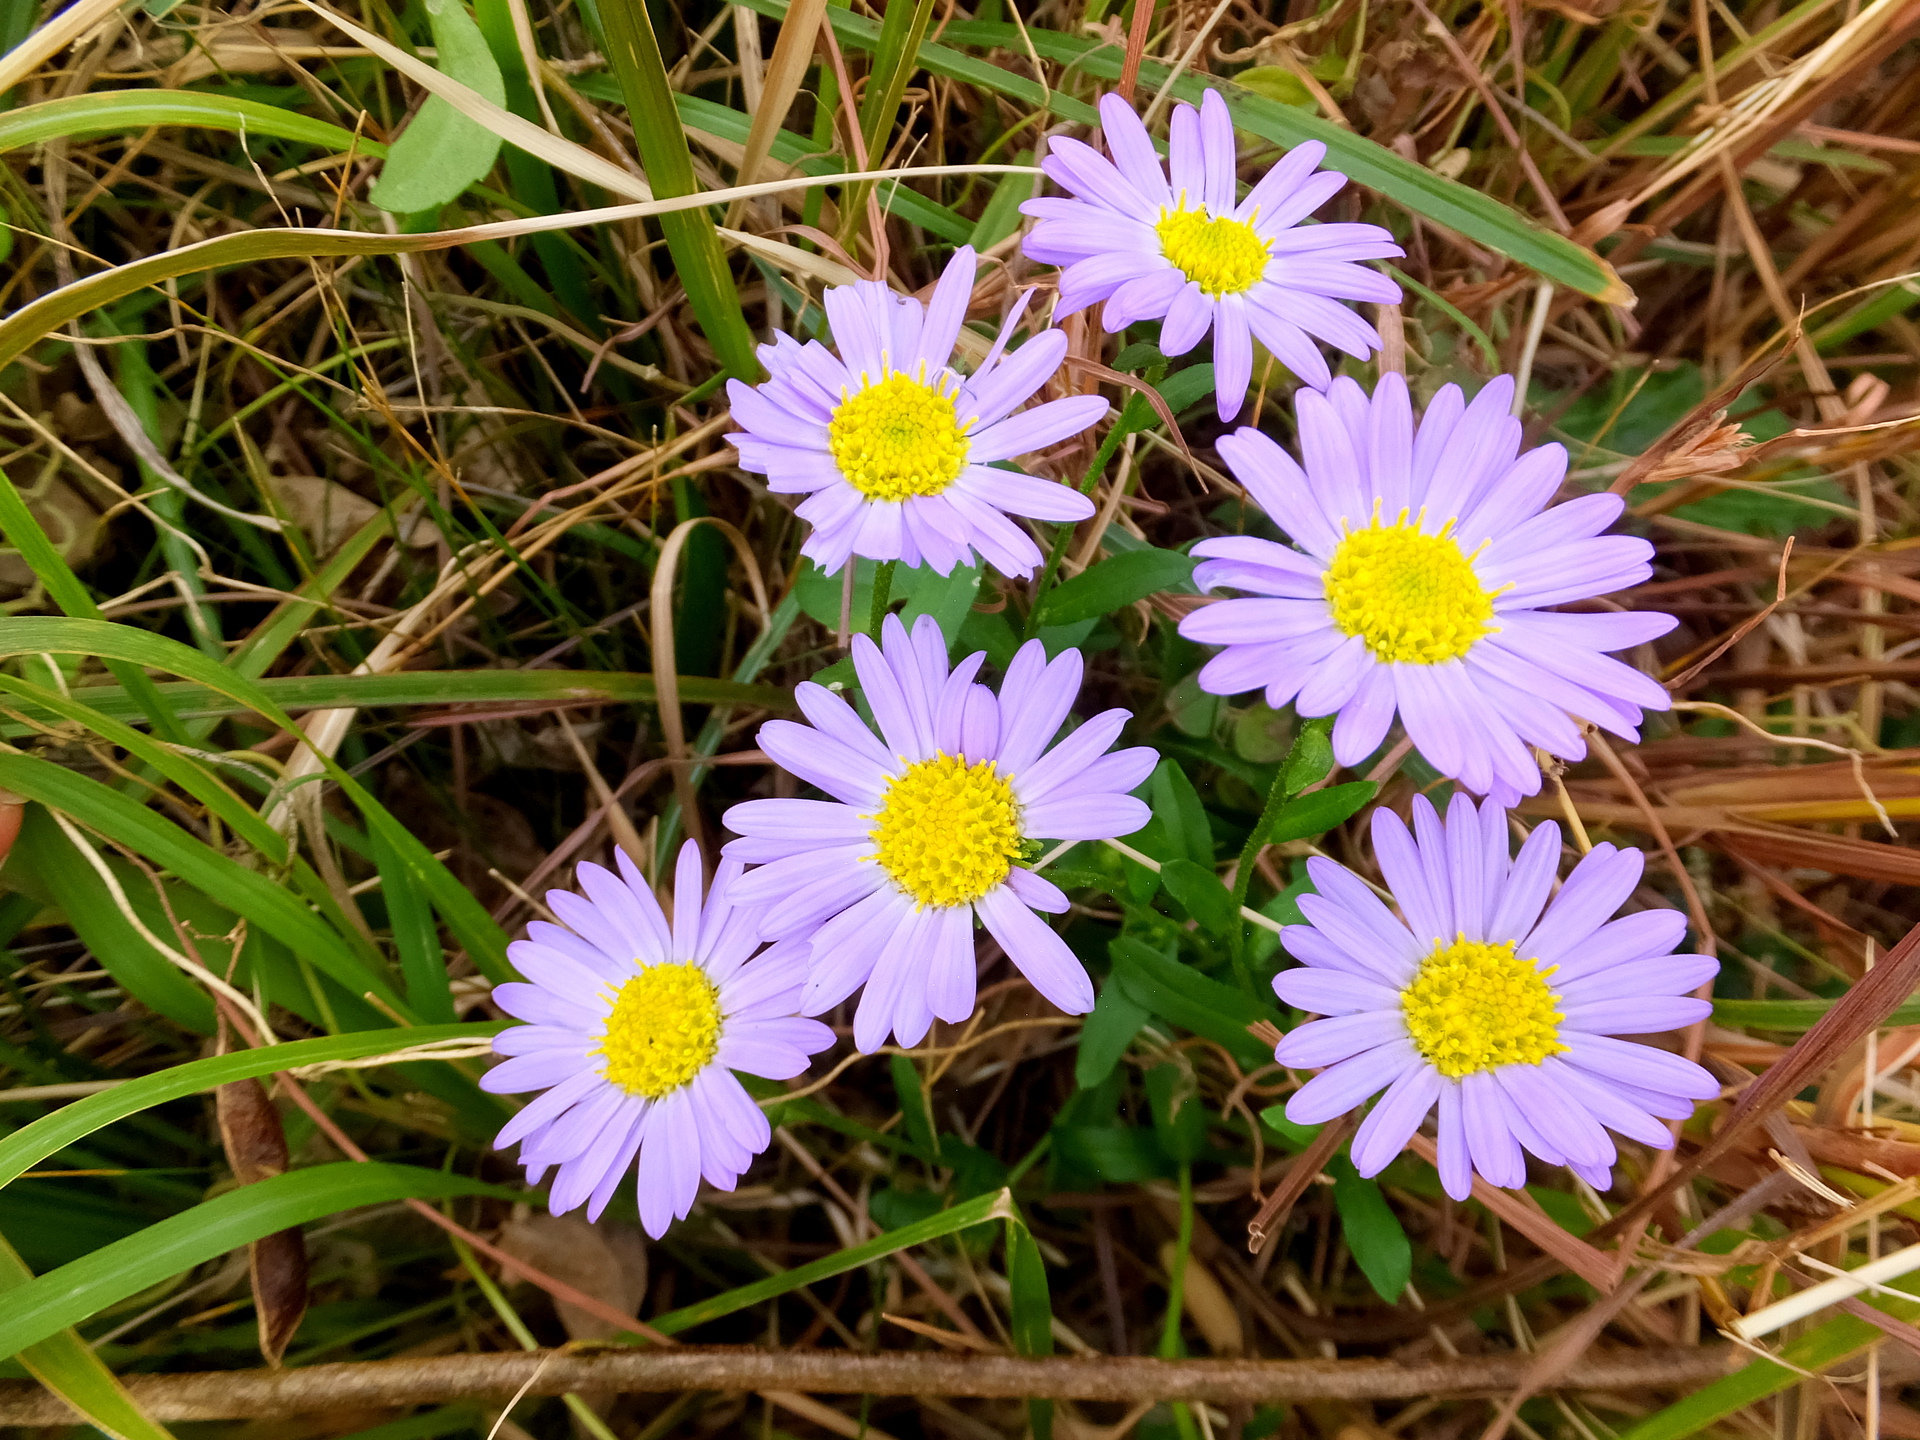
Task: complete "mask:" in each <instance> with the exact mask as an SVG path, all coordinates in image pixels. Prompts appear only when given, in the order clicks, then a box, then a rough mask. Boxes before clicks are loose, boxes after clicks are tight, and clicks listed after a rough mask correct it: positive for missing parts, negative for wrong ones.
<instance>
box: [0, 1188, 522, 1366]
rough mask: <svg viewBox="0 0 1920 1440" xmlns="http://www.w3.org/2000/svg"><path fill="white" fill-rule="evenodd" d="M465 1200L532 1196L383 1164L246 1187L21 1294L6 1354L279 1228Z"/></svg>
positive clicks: (7, 1323) (14, 1295) (5, 1325)
mask: <svg viewBox="0 0 1920 1440" xmlns="http://www.w3.org/2000/svg"><path fill="white" fill-rule="evenodd" d="M457 1195H491V1196H495V1197H497V1198H500V1199H506V1200H521V1199H524V1198H525V1196H524V1193H523V1192H520V1191H517V1190H508V1189H506V1188H504V1187H502V1186H499V1185H489V1184H487V1183H486V1182H484V1181H480V1180H469V1179H468V1178H467V1177H466V1176H464V1175H449V1174H447V1173H446V1172H445V1171H442V1170H428V1169H425V1168H423V1167H421V1166H417V1165H385V1164H381V1163H379V1162H373V1161H370V1162H366V1163H358V1162H354V1161H342V1162H340V1163H338V1164H333V1165H316V1166H313V1167H312V1168H311V1169H306V1170H290V1171H288V1172H287V1173H286V1174H284V1175H274V1176H270V1177H269V1178H267V1179H265V1180H258V1181H255V1182H254V1183H253V1184H251V1185H242V1186H240V1187H239V1188H238V1189H235V1190H229V1191H227V1192H226V1193H225V1194H223V1195H216V1196H214V1197H213V1199H211V1200H205V1201H202V1202H201V1203H200V1204H198V1205H195V1206H194V1207H193V1208H192V1209H190V1210H185V1211H182V1212H181V1213H180V1214H178V1215H169V1216H168V1217H167V1218H166V1219H164V1220H161V1221H159V1222H157V1223H156V1224H153V1225H149V1226H147V1228H146V1229H144V1230H142V1231H141V1232H140V1233H139V1234H137V1235H129V1236H128V1237H127V1238H126V1239H124V1240H116V1241H114V1242H113V1243H112V1244H110V1245H103V1246H101V1247H100V1248H99V1249H98V1250H95V1251H94V1252H93V1253H92V1254H90V1255H85V1256H82V1257H81V1258H80V1259H78V1260H74V1261H71V1262H70V1263H68V1264H65V1265H62V1266H61V1267H60V1268H59V1269H57V1270H50V1271H48V1272H47V1273H46V1274H45V1275H42V1276H40V1277H38V1278H37V1279H34V1280H29V1281H28V1282H27V1283H26V1284H24V1285H22V1286H20V1287H19V1288H18V1289H16V1290H14V1291H12V1292H11V1293H10V1294H9V1295H8V1297H7V1305H6V1309H5V1312H4V1313H0V1358H5V1357H7V1356H10V1355H16V1354H18V1353H19V1352H20V1351H21V1350H23V1349H25V1348H26V1347H27V1346H29V1345H36V1344H38V1343H39V1342H40V1341H42V1340H45V1339H46V1338H47V1337H48V1336H50V1335H54V1334H57V1333H59V1332H60V1331H62V1330H64V1329H66V1328H67V1327H68V1326H70V1325H74V1324H77V1323H78V1322H80V1321H82V1320H84V1319H86V1318H87V1317H88V1316H89V1315H93V1314H97V1313H98V1312H99V1311H101V1310H104V1309H105V1308H106V1307H107V1306H109V1305H114V1304H117V1303H118V1302H120V1301H122V1300H125V1299H127V1298H128V1297H129V1296H132V1295H137V1294H139V1293H140V1292H141V1291H142V1290H145V1289H146V1288H147V1287H148V1286H150V1285H158V1284H159V1283H160V1282H161V1281H163V1280H170V1279H172V1278H173V1277H174V1276H175V1275H178V1274H180V1273H182V1272H183V1271H186V1270H191V1269H192V1268H193V1267H194V1266H195V1265H203V1264H205V1263H206V1262H207V1261H209V1260H212V1259H215V1258H217V1257H218V1256H221V1255H225V1254H227V1253H228V1252H229V1251H231V1250H234V1249H236V1248H238V1247H239V1246H242V1245H247V1244H251V1243H252V1242H253V1241H255V1240H260V1239H264V1238H265V1237H266V1236H268V1235H271V1234H273V1233H275V1232H276V1231H279V1230H289V1229H292V1228H293V1227H294V1226H296V1225H305V1224H307V1223H308V1222H310V1221H313V1220H318V1219H321V1218H323V1217H324V1216H328V1215H337V1214H339V1213H340V1212H341V1211H344V1210H357V1209H359V1208H360V1207H362V1206H365V1205H388V1204H391V1203H393V1202H394V1201H396V1200H407V1199H421V1200H441V1199H448V1198H451V1197H453V1196H457Z"/></svg>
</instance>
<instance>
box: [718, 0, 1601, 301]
mask: <svg viewBox="0 0 1920 1440" xmlns="http://www.w3.org/2000/svg"><path fill="white" fill-rule="evenodd" d="M742 3H744V4H746V5H747V6H748V7H749V8H751V9H754V10H758V11H759V12H760V13H761V14H762V15H771V16H774V17H775V18H776V19H777V18H780V17H783V16H784V15H785V14H786V9H787V6H786V0H742ZM827 18H828V20H829V22H830V23H831V24H832V25H833V28H834V33H835V34H836V35H837V36H838V37H839V39H840V41H841V42H842V43H843V44H846V45H850V46H852V47H853V48H855V49H857V50H865V51H868V52H871V51H873V50H874V49H875V48H876V47H877V46H878V44H879V40H880V26H879V25H878V24H877V23H876V22H874V21H872V20H868V19H866V18H864V17H863V16H859V15H855V14H853V13H852V12H851V11H847V10H842V9H840V8H839V7H838V6H833V7H830V8H829V9H828V12H827ZM941 42H942V43H929V44H925V45H922V46H921V47H920V64H921V66H922V68H924V69H926V70H928V71H930V72H931V73H933V74H935V75H944V76H947V77H948V78H950V79H954V80H959V81H962V82H964V83H966V84H969V85H978V86H981V87H983V88H985V89H989V90H992V91H994V92H996V93H998V94H1001V95H1006V96H1009V97H1010V98H1012V99H1015V100H1017V101H1019V102H1020V103H1021V104H1023V105H1026V106H1029V107H1030V108H1033V109H1046V110H1048V111H1050V112H1051V113H1052V114H1054V115H1056V116H1058V117H1059V118H1061V119H1063V120H1071V121H1073V122H1075V123H1076V124H1083V125H1095V124H1098V123H1099V115H1098V113H1097V112H1096V111H1095V110H1094V108H1093V107H1092V106H1091V105H1089V104H1087V103H1086V102H1085V101H1083V100H1076V99H1074V98H1073V97H1071V96H1068V95H1062V94H1060V93H1059V92H1057V91H1051V90H1045V89H1042V87H1041V86H1040V84H1039V82H1037V81H1035V80H1033V79H1032V78H1030V77H1029V76H1028V75H1026V74H1025V73H1024V72H1021V71H1017V70H1013V69H1002V68H1001V67H1000V66H998V65H996V64H994V63H992V62H991V61H989V60H986V59H983V58H981V57H979V56H975V55H970V54H967V53H966V52H965V51H964V50H962V49H959V48H956V47H959V46H971V47H975V48H978V49H983V50H987V49H992V50H1007V51H1011V52H1013V53H1015V54H1021V53H1024V52H1025V50H1026V48H1027V46H1028V45H1029V44H1031V45H1032V46H1033V49H1034V52H1035V53H1036V54H1038V55H1039V56H1040V58H1041V59H1043V60H1053V61H1056V62H1058V63H1060V64H1063V65H1066V66H1068V67H1070V68H1071V69H1073V70H1075V71H1078V72H1081V73H1084V74H1087V75H1091V76H1093V77H1094V78H1096V79H1099V80H1116V79H1118V78H1119V75H1120V69H1121V66H1122V64H1123V63H1124V61H1125V55H1124V52H1123V51H1122V50H1121V48H1120V47H1119V46H1116V45H1108V44H1105V43H1102V42H1100V41H1095V40H1088V39H1083V38H1081V37H1079V36H1074V35H1063V34H1060V33H1058V32H1056V31H1051V30H1044V29H1038V28H1035V29H1031V30H1028V31H1024V32H1023V31H1022V30H1020V28H1019V27H1017V26H1014V25H1003V24H998V23H994V22H989V21H976V20H968V21H955V22H954V23H953V24H951V25H948V26H947V27H946V28H945V29H944V30H943V31H942V32H941ZM1169 73H1170V71H1169V67H1168V66H1166V65H1164V64H1161V63H1159V62H1157V61H1152V60H1149V61H1146V62H1144V63H1143V64H1142V65H1141V67H1140V84H1141V86H1142V88H1143V89H1158V88H1159V87H1160V86H1161V85H1163V84H1164V83H1165V82H1166V80H1167V78H1168V75H1169ZM1209 87H1211V88H1213V89H1217V90H1218V91H1219V92H1220V95H1221V98H1222V99H1224V100H1225V101H1226V102H1227V108H1228V109H1229V110H1231V111H1232V112H1233V120H1234V124H1235V125H1236V126H1238V127H1239V128H1240V129H1242V130H1245V131H1246V132H1247V133H1248V134H1250V135H1257V136H1259V137H1260V138H1261V139H1263V140H1271V141H1272V142H1274V143H1275V144H1276V145H1286V146H1294V145H1298V144H1300V143H1301V142H1302V141H1303V140H1318V141H1320V142H1321V143H1322V144H1324V145H1325V146H1326V147H1327V160H1328V163H1329V164H1330V165H1332V166H1333V167H1334V168H1335V169H1337V170H1340V171H1341V172H1343V173H1344V174H1346V175H1349V176H1351V177H1352V178H1353V179H1354V180H1357V181H1358V182H1359V183H1360V184H1362V185H1365V186H1368V187H1369V188H1371V189H1374V190H1377V191H1379V192H1380V193H1381V194H1382V195H1384V196H1386V197H1387V198H1388V199H1389V200H1391V201H1393V202H1394V203H1395V204H1397V205H1401V206H1404V207H1405V208H1406V209H1408V210H1411V211H1413V212H1414V213H1415V214H1418V215H1423V216H1425V217H1426V218H1427V219H1429V220H1432V221H1434V222H1435V223H1436V224H1440V225H1445V226H1447V227H1448V228H1449V229H1453V230H1457V231H1459V232H1460V233H1461V234H1462V235H1465V236H1467V237H1468V238H1469V239H1472V240H1475V241H1478V242H1479V243H1480V244H1482V245H1485V246H1487V247H1488V248H1489V249H1492V250H1496V251H1498V252H1499V253H1500V254H1502V255H1505V256H1507V257H1508V258H1509V259H1511V260H1514V261H1515V262H1517V263H1519V264H1521V265H1524V266H1526V267H1527V268H1528V269H1530V270H1532V271H1534V272H1535V273H1537V274H1539V275H1541V276H1544V277H1545V278H1547V279H1549V280H1553V281H1556V282H1557V283H1559V284H1562V285H1565V286H1567V287H1569V288H1570V289H1574V290H1578V291H1579V292H1580V293H1581V294H1583V295H1591V296H1593V297H1594V298H1595V299H1598V300H1604V301H1606V302H1607V303H1609V304H1625V303H1627V302H1629V301H1630V300H1631V299H1632V295H1633V292H1632V291H1631V290H1629V289H1628V288H1627V286H1626V284H1625V283H1624V282H1623V281H1622V280H1621V279H1620V277H1619V276H1618V275H1616V274H1614V273H1613V268H1612V267H1611V266H1610V265H1608V264H1607V263H1606V262H1605V261H1604V260H1602V259H1601V258H1600V257H1599V256H1598V255H1595V254H1594V253H1593V252H1592V251H1590V250H1587V249H1585V248H1584V247H1582V246H1579V245H1576V244H1574V243H1573V242H1572V241H1571V240H1568V239H1566V238H1565V237H1564V236H1561V235H1556V234H1554V233H1553V232H1551V231H1548V230H1543V229H1541V228H1540V227H1539V226H1537V225H1535V224H1534V223H1533V222H1532V221H1530V220H1528V219H1527V218H1526V217H1525V216H1523V215H1521V214H1520V213H1519V212H1518V211H1516V210H1513V209H1512V208H1511V207H1509V206H1506V205H1503V204H1501V203H1500V202H1499V201H1498V200H1495V199H1494V198H1492V197H1491V196H1489V195H1483V194H1481V193H1480V192H1479V191H1478V190H1474V189H1472V188H1471V187H1469V186H1466V185H1462V184H1460V183H1459V182H1458V181H1454V180H1448V179H1446V178H1444V177H1443V176H1440V175H1437V174H1435V173H1434V172H1433V171H1431V170H1429V169H1427V168H1426V167H1425V166H1424V165H1419V164H1416V163H1415V162H1413V161H1411V160H1406V159H1403V158H1402V157H1400V156H1399V155H1396V154H1394V153H1393V151H1391V150H1389V149H1387V148H1386V147H1385V146H1384V145H1379V144H1376V143H1374V142H1373V141H1371V140H1367V139H1365V138H1363V137H1361V136H1359V135H1356V134H1354V133H1353V132H1352V131H1351V130H1344V129H1342V128H1341V127H1339V126H1338V125H1335V124H1333V123H1332V122H1330V121H1327V120H1323V119H1321V118H1320V117H1319V116H1317V115H1312V114H1309V113H1307V112H1306V111H1304V110H1295V109H1294V108H1292V107H1291V106H1288V105H1282V104H1281V103H1280V102H1279V101H1277V100H1270V99H1268V98H1267V97H1265V96H1263V95H1256V94H1254V93H1253V92H1252V91H1251V90H1248V89H1246V88H1244V87H1243V86H1239V85H1235V84H1234V83H1233V82H1232V81H1231V80H1222V79H1219V78H1217V77H1214V76H1199V75H1183V76H1181V77H1180V78H1179V79H1178V80H1175V81H1174V83H1173V94H1174V97H1175V98H1176V99H1180V100H1186V101H1189V102H1191V103H1194V104H1198V103H1199V100H1200V96H1201V94H1202V92H1203V91H1205V90H1206V89H1208V88H1209Z"/></svg>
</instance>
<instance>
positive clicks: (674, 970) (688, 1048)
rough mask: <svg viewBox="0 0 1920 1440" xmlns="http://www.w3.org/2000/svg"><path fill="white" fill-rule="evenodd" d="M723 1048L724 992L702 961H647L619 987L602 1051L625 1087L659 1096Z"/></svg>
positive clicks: (609, 1068)
mask: <svg viewBox="0 0 1920 1440" xmlns="http://www.w3.org/2000/svg"><path fill="white" fill-rule="evenodd" d="M719 1048H720V992H719V991H718V990H717V989H715V988H714V984H713V982H712V981H711V980H709V979H707V976H706V972H705V971H704V970H702V969H701V968H700V967H699V966H698V965H694V964H689V963H681V964H675V965H649V966H648V967H647V968H646V969H645V970H642V971H641V972H640V973H639V974H638V975H636V976H634V977H633V979H631V980H629V981H627V983H626V984H624V985H622V986H621V987H620V992H619V994H618V995H617V996H616V997H615V999H614V1002H613V1013H612V1014H611V1015H609V1016H608V1017H607V1032H606V1034H605V1035H603V1036H602V1037H601V1039H600V1049H599V1051H598V1053H599V1054H601V1055H604V1056H606V1057H607V1068H606V1076H607V1079H609V1080H611V1081H612V1082H613V1083H614V1084H615V1085H618V1086H619V1087H620V1088H621V1089H622V1090H625V1091H627V1092H628V1093H630V1094H634V1095H644V1096H646V1097H647V1099H649V1100H658V1099H659V1098H660V1097H661V1096H662V1095H668V1094H671V1093H672V1092H673V1091H675V1090H678V1089H679V1088H680V1087H681V1086H682V1085H685V1084H686V1083H687V1082H688V1081H689V1080H691V1079H693V1077H694V1076H696V1075H698V1074H699V1073H700V1072H701V1070H703V1069H704V1068H706V1066H707V1064H708V1062H709V1061H711V1060H712V1059H713V1055H714V1051H716V1050H718V1049H719Z"/></svg>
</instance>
